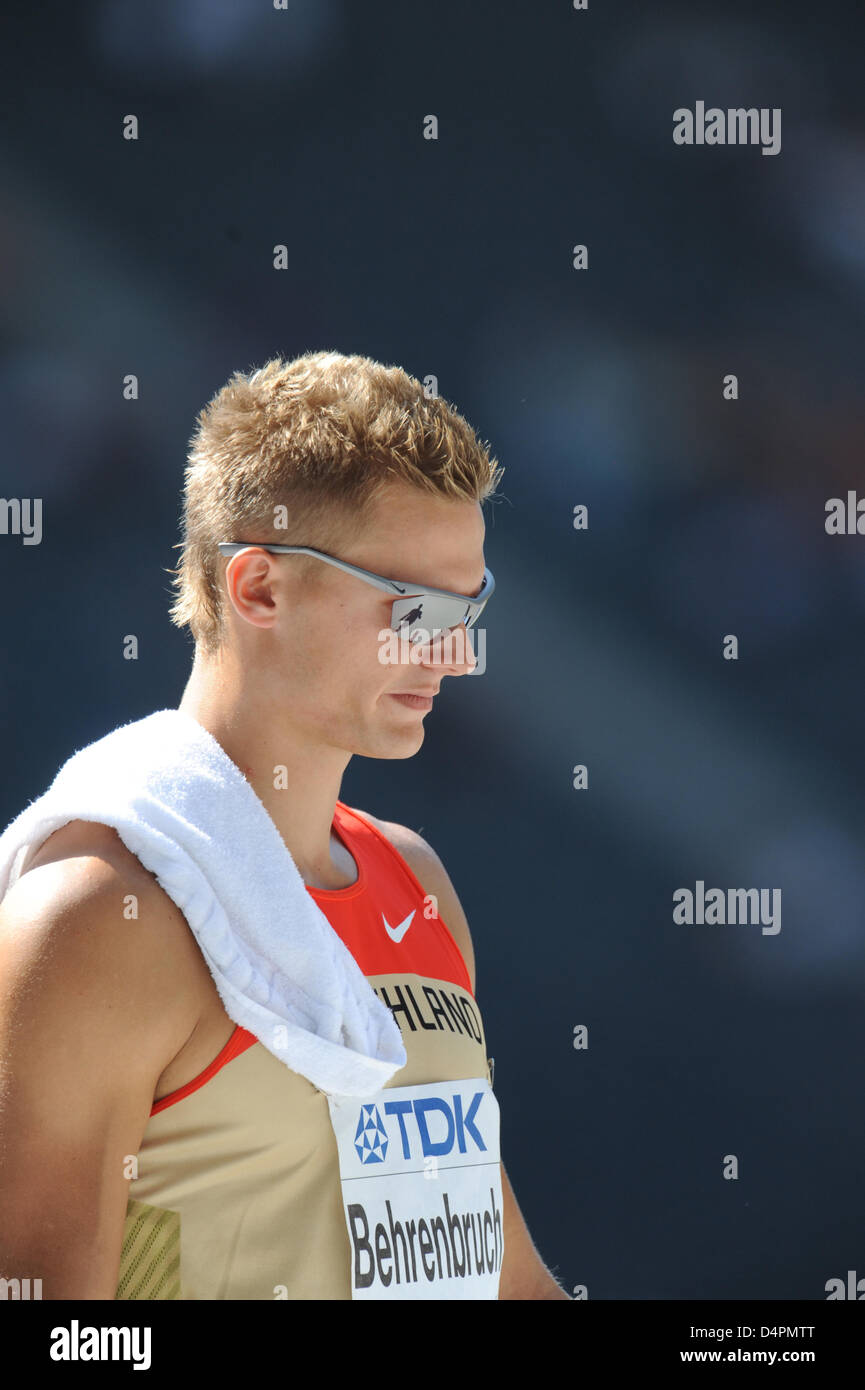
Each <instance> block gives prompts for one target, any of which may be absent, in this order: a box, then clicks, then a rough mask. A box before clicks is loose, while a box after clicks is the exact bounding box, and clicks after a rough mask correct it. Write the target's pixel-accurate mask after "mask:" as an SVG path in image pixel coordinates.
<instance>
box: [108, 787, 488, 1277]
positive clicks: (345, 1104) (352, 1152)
mask: <svg viewBox="0 0 865 1390" xmlns="http://www.w3.org/2000/svg"><path fill="white" fill-rule="evenodd" d="M333 828H334V832H335V833H336V834H337V835H338V837H339V838H340V839H341V840H342V842H343V843H344V844H345V845H346V846H347V848H348V849H349V851H350V852H351V854H352V856H353V858H354V860H355V863H356V864H357V868H358V878H357V881H356V882H355V883H353V884H352V885H351V886H350V887H348V888H341V889H337V890H334V891H325V890H321V889H316V888H307V892H309V893H310V894H311V896H312V897H313V899H314V900H315V902H316V903H317V904H318V906H319V907H320V908H321V911H322V912H323V913H324V914H325V915H326V917H327V918H328V921H329V922H330V924H331V926H332V927H333V929H334V931H336V932H337V933H338V934H339V936H340V938H341V939H342V941H343V942H344V944H345V946H346V947H347V948H348V950H349V951H351V953H352V955H353V956H354V958H355V960H356V961H357V963H358V965H359V966H360V969H361V970H362V971H363V973H364V975H366V977H367V979H368V980H369V983H370V985H371V986H372V988H373V989H374V990H375V992H376V994H377V995H378V997H379V998H380V999H381V1000H382V1002H383V1003H385V1004H386V1005H387V1006H388V1007H389V1008H390V1009H391V1011H392V1013H393V1016H394V1018H395V1019H396V1021H397V1023H398V1024H399V1028H400V1031H401V1034H402V1039H403V1043H404V1045H405V1049H406V1056H407V1062H406V1065H405V1066H404V1067H403V1068H401V1070H400V1071H398V1072H396V1073H395V1075H394V1076H393V1078H392V1079H391V1081H390V1082H389V1083H388V1084H387V1086H386V1087H383V1088H382V1089H381V1090H380V1091H379V1092H377V1093H376V1095H375V1096H374V1097H372V1098H369V1099H365V1100H359V1099H358V1100H353V1101H345V1100H342V1099H340V1100H339V1101H338V1102H337V1101H336V1100H335V1099H333V1098H329V1097H328V1096H326V1095H325V1094H323V1093H322V1092H320V1091H319V1090H317V1089H316V1087H315V1086H314V1085H313V1084H312V1083H311V1082H310V1081H308V1080H306V1078H305V1077H302V1076H300V1075H299V1074H298V1073H297V1072H293V1071H291V1070H290V1069H289V1068H288V1067H287V1066H286V1065H285V1064H284V1063H283V1062H280V1061H279V1060H278V1059H277V1058H276V1057H274V1056H273V1055H272V1053H270V1052H269V1051H268V1050H267V1048H265V1047H264V1046H262V1044H261V1043H260V1042H258V1041H257V1039H256V1038H255V1037H254V1036H253V1035H252V1034H251V1033H249V1032H247V1031H246V1029H244V1028H242V1027H240V1026H239V1025H238V1026H237V1027H236V1028H235V1030H234V1032H233V1034H232V1035H231V1037H230V1038H229V1040H228V1042H227V1043H226V1045H225V1047H224V1048H223V1049H222V1051H221V1052H220V1053H219V1055H218V1056H217V1057H216V1058H214V1060H213V1061H212V1062H211V1063H210V1065H209V1066H208V1067H207V1068H206V1069H205V1070H204V1071H203V1072H202V1073H201V1074H200V1075H199V1076H197V1077H196V1078H195V1079H194V1080H193V1081H190V1082H188V1083H187V1085H185V1086H182V1087H181V1088H180V1089H179V1090H177V1091H174V1092H172V1093H171V1094H170V1095H168V1096H164V1097H163V1098H162V1099H161V1100H158V1101H156V1102H155V1104H154V1105H153V1108H152V1110H151V1112H150V1117H149V1120H148V1123H147V1127H146V1129H145V1132H144V1137H143V1140H142V1144H141V1148H140V1150H139V1153H138V1160H137V1176H136V1177H133V1178H132V1180H131V1182H130V1186H129V1204H128V1210H127V1216H126V1225H125V1229H124V1238H123V1251H122V1257H121V1264H120V1274H119V1281H118V1286H117V1293H116V1298H118V1299H167V1298H174V1299H279V1298H287V1299H351V1298H379V1299H399V1298H422V1299H430V1298H448V1299H454V1298H496V1297H497V1294H498V1281H499V1273H500V1270H501V1260H502V1254H503V1250H504V1238H503V1231H502V1197H501V1181H500V1167H499V1161H498V1160H499V1157H500V1153H499V1123H498V1122H499V1117H498V1106H497V1103H496V1100H495V1097H494V1095H493V1092H492V1088H491V1081H492V1077H491V1073H490V1069H489V1065H488V1059H487V1055H486V1042H485V1038H484V1029H483V1022H482V1020H481V1015H480V1010H479V1009H478V1006H477V1003H476V1002H475V999H474V997H473V994H472V990H471V985H470V981H469V977H468V972H467V970H466V966H465V962H464V960H463V957H462V955H461V954H460V952H459V950H458V949H457V946H456V943H455V942H454V939H453V937H452V936H451V934H450V932H449V931H448V928H447V926H446V925H445V923H444V922H443V921H442V920H441V918H440V917H439V916H438V915H437V914H436V911H435V904H433V903H431V901H430V898H429V896H428V895H427V894H425V892H424V889H423V887H422V885H421V884H420V883H419V882H418V880H417V878H416V877H415V875H414V874H413V873H412V871H411V869H410V868H409V866H408V864H407V863H406V861H405V860H404V859H403V857H402V856H401V855H400V854H399V853H398V851H397V850H396V849H395V848H394V846H393V845H392V844H391V843H390V841H389V840H387V839H386V838H385V836H384V835H382V834H381V832H380V831H379V830H377V829H376V827H375V826H374V825H372V823H371V822H370V821H368V820H366V819H365V818H364V817H362V816H359V815H358V814H357V813H356V812H354V811H351V810H349V808H348V807H347V806H345V805H344V804H343V803H342V802H337V804H336V812H335V815H334V821H333Z"/></svg>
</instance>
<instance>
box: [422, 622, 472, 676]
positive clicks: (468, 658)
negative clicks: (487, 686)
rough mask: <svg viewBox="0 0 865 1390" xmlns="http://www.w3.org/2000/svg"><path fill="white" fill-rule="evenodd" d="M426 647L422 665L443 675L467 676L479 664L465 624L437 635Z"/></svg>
mask: <svg viewBox="0 0 865 1390" xmlns="http://www.w3.org/2000/svg"><path fill="white" fill-rule="evenodd" d="M424 645H425V651H424V655H423V657H422V658H421V663H420V664H421V665H422V666H429V667H430V668H432V669H433V670H436V671H439V672H440V673H441V674H442V675H445V676H467V675H469V674H470V673H471V672H472V671H473V670H474V669H475V667H476V666H477V664H478V659H477V657H476V656H475V654H474V650H473V648H472V644H471V639H470V637H469V634H468V628H467V627H466V625H465V623H460V625H459V627H451V628H448V630H447V632H442V633H437V634H436V636H435V637H434V638H433V639H432V641H431V642H429V644H424Z"/></svg>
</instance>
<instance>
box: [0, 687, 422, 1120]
mask: <svg viewBox="0 0 865 1390" xmlns="http://www.w3.org/2000/svg"><path fill="white" fill-rule="evenodd" d="M297 794H298V795H302V793H297ZM285 795H286V796H289V795H292V793H290V792H286V793H285ZM71 820H92V821H99V822H101V823H102V824H104V825H110V826H113V827H114V829H115V830H116V831H117V833H118V835H119V836H120V838H121V840H122V841H123V843H124V844H125V845H126V847H127V848H128V849H130V850H131V851H132V853H133V854H135V855H137V857H138V859H139V860H140V861H141V863H142V864H143V865H144V867H145V868H146V869H149V870H150V871H151V873H152V874H154V875H155V877H156V879H157V881H158V882H159V884H160V886H161V887H162V888H163V889H164V890H165V892H166V893H167V894H168V896H169V897H170V898H171V899H172V900H173V901H174V902H175V903H176V904H177V906H178V907H179V908H180V910H181V912H182V913H183V915H184V917H185V918H186V920H187V922H188V923H189V926H190V927H191V929H192V931H193V933H194V935H195V938H196V940H197V942H198V944H199V946H200V947H201V951H202V954H203V956H204V959H205V960H206V962H207V964H208V967H209V968H210V972H211V974H212V975H213V978H214V981H215V982H216V987H217V989H218V991H219V995H220V998H221V999H222V1002H223V1004H224V1005H225V1009H226V1012H227V1013H228V1015H229V1017H230V1018H232V1019H233V1020H234V1022H235V1023H239V1024H241V1025H242V1026H243V1027H244V1028H247V1029H248V1030H249V1032H250V1033H253V1034H254V1035H255V1037H256V1038H258V1040H259V1041H260V1042H261V1043H262V1044H263V1045H264V1046H265V1047H266V1048H267V1049H268V1051H269V1052H272V1053H273V1055H274V1057H277V1058H278V1059H279V1060H280V1061H281V1062H284V1063H285V1064H286V1066H288V1067H290V1068H291V1070H292V1071H296V1072H299V1073H300V1075H301V1076H305V1077H306V1078H307V1079H308V1080H309V1081H311V1082H312V1083H313V1085H314V1086H317V1087H318V1089H319V1090H320V1091H324V1092H325V1093H326V1094H328V1095H333V1096H340V1095H342V1096H361V1097H365V1096H369V1095H372V1094H373V1093H374V1092H375V1091H377V1090H379V1088H380V1087H381V1086H383V1085H384V1084H385V1082H387V1081H388V1080H390V1078H391V1077H392V1076H393V1074H394V1073H395V1072H396V1071H398V1070H399V1069H400V1068H401V1067H403V1066H405V1063H406V1053H405V1047H404V1045H403V1041H402V1036H401V1034H400V1031H399V1028H398V1026H397V1024H396V1022H395V1021H394V1018H393V1016H392V1014H391V1012H390V1009H388V1008H387V1007H386V1006H385V1005H384V1004H382V1003H381V1001H380V1000H379V999H378V997H377V996H376V994H375V993H374V991H373V989H372V987H371V985H370V984H369V981H368V980H367V979H366V976H365V975H364V974H363V973H362V971H361V969H360V967H359V966H358V964H357V962H356V960H355V959H354V957H353V956H352V954H351V952H350V951H349V950H348V949H347V947H346V946H345V945H344V944H343V942H342V941H341V940H340V938H339V936H338V935H337V933H336V932H335V931H334V930H333V928H332V927H331V925H330V923H329V922H328V920H327V918H326V917H325V915H324V913H323V912H322V911H321V910H320V908H319V907H318V906H317V904H316V903H315V902H314V901H313V899H312V898H311V897H310V895H309V893H308V892H307V891H306V888H305V886H304V883H303V880H302V878H301V877H300V874H299V873H298V870H297V866H296V865H295V863H294V860H293V859H292V857H291V854H290V853H289V851H288V849H287V848H286V845H285V842H284V841H283V839H282V836H281V835H280V834H279V831H278V830H277V828H276V826H275V824H274V822H273V820H272V819H271V817H270V816H269V815H268V813H267V811H266V810H265V808H264V805H263V804H262V802H261V801H260V800H259V798H258V797H257V796H256V794H255V792H254V791H253V789H252V787H251V786H250V784H249V783H248V782H247V780H246V778H245V777H244V776H243V774H242V773H241V771H240V769H239V768H238V767H237V765H236V764H235V763H233V762H232V760H231V759H230V758H229V757H228V754H227V753H226V752H225V751H224V750H223V748H222V747H221V746H220V744H219V743H217V741H216V739H215V738H214V737H213V736H212V734H210V733H209V732H208V731H207V730H206V729H205V728H204V727H203V726H202V725H201V724H199V723H198V721H197V720H195V719H193V718H192V717H191V716H190V715H188V714H184V713H182V712H181V711H180V710H177V709H166V710H159V711H157V712H156V713H155V714H151V715H148V716H147V717H146V718H145V719H139V720H137V721H135V722H133V723H130V724H124V725H122V726H121V727H120V728H118V729H115V730H114V731H113V732H112V733H110V734H106V736H105V737H104V738H100V739H97V740H96V742H94V743H91V744H88V745H87V747H85V748H82V749H80V750H79V752H77V753H75V754H74V755H73V756H72V757H71V758H69V760H68V761H67V762H66V763H64V764H63V766H62V767H61V769H60V771H59V772H58V773H57V776H56V777H55V779H54V781H53V782H52V784H51V786H50V787H49V788H48V790H47V791H46V792H45V793H44V794H43V795H42V796H40V797H39V798H38V799H37V800H35V801H32V802H31V803H30V805H29V806H27V807H25V809H24V810H23V811H22V812H21V813H20V815H19V816H17V817H16V819H15V820H13V821H12V822H11V824H10V825H9V826H8V827H7V829H6V830H5V831H4V833H3V834H2V836H0V899H2V898H3V896H4V895H5V893H6V892H7V890H8V889H9V888H10V887H11V886H12V884H13V883H14V882H15V880H16V878H17V877H18V875H19V873H20V871H21V868H22V867H23V865H24V861H25V858H26V856H27V853H28V850H29V848H30V846H31V845H32V846H34V847H35V846H37V845H41V844H42V843H43V841H44V840H45V839H46V838H47V837H48V836H49V835H50V834H51V833H52V831H54V830H56V829H58V827H59V826H61V825H65V824H66V823H67V822H68V821H71Z"/></svg>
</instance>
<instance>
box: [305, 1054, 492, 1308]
mask: <svg viewBox="0 0 865 1390" xmlns="http://www.w3.org/2000/svg"><path fill="white" fill-rule="evenodd" d="M328 1106H329V1108H330V1120H331V1124H332V1125H333V1131H334V1134H335V1135H336V1142H337V1147H338V1149H339V1174H340V1181H341V1183H342V1203H343V1211H344V1212H345V1220H346V1225H347V1227H348V1237H349V1243H350V1245H351V1290H352V1294H351V1296H352V1298H375V1299H394V1298H399V1299H402V1298H411V1299H416V1298H423V1299H430V1298H447V1299H457V1298H459V1299H462V1298H498V1294H499V1276H500V1273H501V1268H502V1256H503V1254H504V1231H503V1229H502V1228H503V1219H504V1218H503V1209H502V1178H501V1154H500V1150H499V1105H498V1101H497V1100H496V1098H495V1096H494V1095H493V1091H492V1087H491V1086H490V1084H489V1082H488V1080H487V1079H486V1077H472V1078H471V1079H470V1080H467V1081H466V1080H462V1081H437V1082H434V1083H433V1084H431V1085H426V1086H401V1087H396V1086H385V1087H383V1088H382V1090H380V1091H378V1092H377V1093H376V1095H375V1096H373V1097H372V1099H371V1100H366V1101H360V1100H356V1099H345V1098H340V1099H334V1098H333V1097H332V1096H328Z"/></svg>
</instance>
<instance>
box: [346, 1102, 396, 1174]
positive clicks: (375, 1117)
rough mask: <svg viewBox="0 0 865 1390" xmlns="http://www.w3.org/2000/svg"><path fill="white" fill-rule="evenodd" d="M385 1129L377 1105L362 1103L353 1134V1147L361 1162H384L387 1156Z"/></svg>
mask: <svg viewBox="0 0 865 1390" xmlns="http://www.w3.org/2000/svg"><path fill="white" fill-rule="evenodd" d="M387 1146H388V1137H387V1130H386V1129H385V1127H384V1125H383V1124H382V1122H381V1115H380V1114H379V1113H378V1106H377V1105H362V1106H361V1108H360V1119H359V1120H358V1122H357V1130H356V1132H355V1136H354V1147H355V1149H356V1151H357V1156H358V1158H359V1159H360V1161H361V1163H384V1160H385V1158H386V1157H387Z"/></svg>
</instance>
